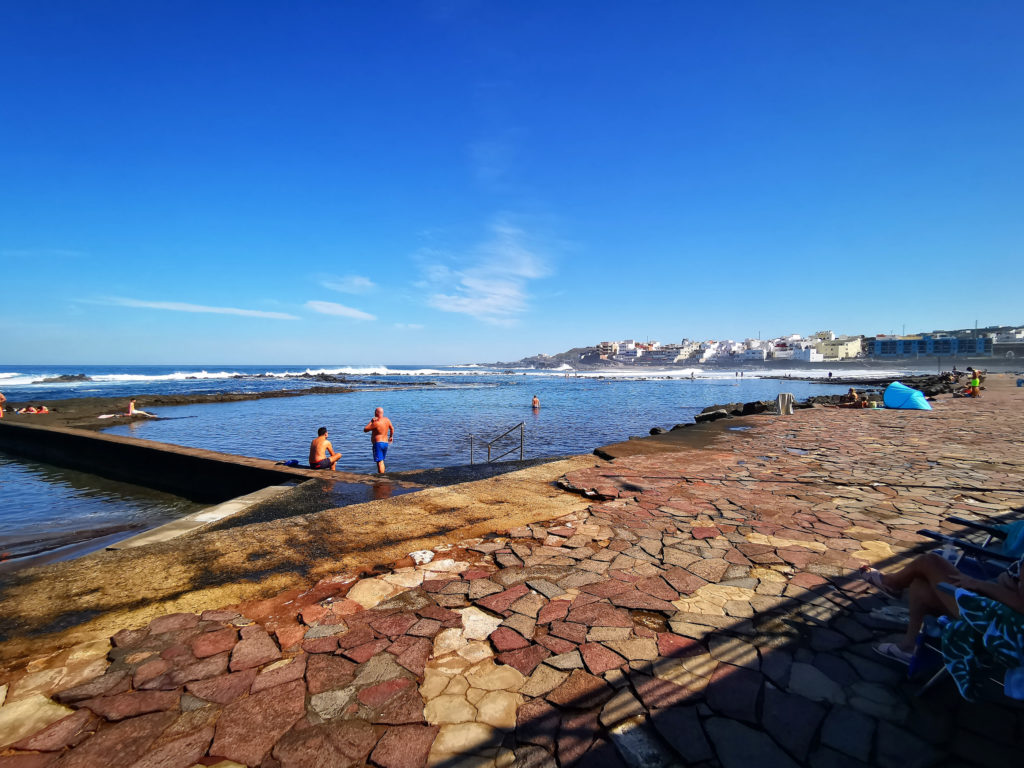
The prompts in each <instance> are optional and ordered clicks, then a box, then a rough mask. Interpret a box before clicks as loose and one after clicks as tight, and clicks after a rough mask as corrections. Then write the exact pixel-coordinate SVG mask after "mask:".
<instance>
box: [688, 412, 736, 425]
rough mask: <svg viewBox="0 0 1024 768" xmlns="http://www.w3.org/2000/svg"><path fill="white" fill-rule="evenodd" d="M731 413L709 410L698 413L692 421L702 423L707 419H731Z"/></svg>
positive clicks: (707, 420)
mask: <svg viewBox="0 0 1024 768" xmlns="http://www.w3.org/2000/svg"><path fill="white" fill-rule="evenodd" d="M731 418H732V415H731V414H730V413H729V412H728V411H723V410H718V411H709V412H707V413H698V414H697V415H696V416H694V417H693V421H694V422H695V423H696V424H704V423H706V422H709V421H718V420H719V419H731Z"/></svg>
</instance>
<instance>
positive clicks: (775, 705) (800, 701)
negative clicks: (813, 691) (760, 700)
mask: <svg viewBox="0 0 1024 768" xmlns="http://www.w3.org/2000/svg"><path fill="white" fill-rule="evenodd" d="M824 718H825V708H824V707H822V706H820V705H818V704H815V703H814V702H813V701H810V700H809V699H805V698H804V697H803V696H796V695H794V694H790V693H783V692H782V691H780V690H778V689H776V688H773V687H772V686H770V685H769V686H766V687H765V692H764V716H763V718H762V725H764V728H765V730H766V731H768V733H769V734H770V735H771V737H772V738H773V739H775V740H776V741H777V742H779V744H781V745H782V746H783V747H785V748H786V750H787V751H788V752H789V753H790V754H791V755H794V756H795V757H796V758H797V759H798V760H806V759H807V752H808V750H809V749H810V747H811V743H812V742H813V741H814V734H815V733H817V731H818V726H819V725H820V724H821V721H822V720H823V719H824Z"/></svg>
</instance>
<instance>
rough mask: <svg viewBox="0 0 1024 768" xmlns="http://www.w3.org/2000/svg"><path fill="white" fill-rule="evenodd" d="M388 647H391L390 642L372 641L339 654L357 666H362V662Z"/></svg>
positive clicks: (382, 640)
mask: <svg viewBox="0 0 1024 768" xmlns="http://www.w3.org/2000/svg"><path fill="white" fill-rule="evenodd" d="M389 645H391V641H390V640H384V639H381V640H372V641H371V642H369V643H364V644H363V645H357V646H356V647H355V648H348V649H346V650H342V651H339V653H341V654H342V655H344V656H347V657H348V658H350V659H352V661H354V662H356V663H358V664H362V663H363V662H364V661H369V660H370V659H371V658H373V657H374V656H376V655H377V654H378V653H380V652H381V651H383V650H386V649H387V647H388V646H389Z"/></svg>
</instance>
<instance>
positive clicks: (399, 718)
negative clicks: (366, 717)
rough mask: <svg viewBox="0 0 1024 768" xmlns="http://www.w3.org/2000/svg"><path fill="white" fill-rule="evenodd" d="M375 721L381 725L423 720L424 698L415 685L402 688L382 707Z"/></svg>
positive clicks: (404, 723) (405, 723)
mask: <svg viewBox="0 0 1024 768" xmlns="http://www.w3.org/2000/svg"><path fill="white" fill-rule="evenodd" d="M373 722H374V723H379V724H381V725H408V724H410V723H422V722H423V698H422V697H421V696H420V694H419V691H418V690H416V687H415V686H412V685H410V686H408V687H406V688H403V689H402V690H400V691H399V692H398V693H397V694H396V695H395V696H393V697H392V698H391V699H389V700H388V702H387V703H386V704H385V705H384V706H383V707H381V708H380V710H378V712H377V716H376V717H374V718H373Z"/></svg>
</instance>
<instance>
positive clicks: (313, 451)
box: [309, 427, 341, 470]
mask: <svg viewBox="0 0 1024 768" xmlns="http://www.w3.org/2000/svg"><path fill="white" fill-rule="evenodd" d="M340 458H341V454H340V453H335V452H334V446H333V445H331V441H330V440H328V439H327V427H320V429H318V430H317V431H316V437H314V438H313V442H311V443H310V444H309V468H310V469H332V470H333V469H336V467H335V464H337V463H338V459H340Z"/></svg>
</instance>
